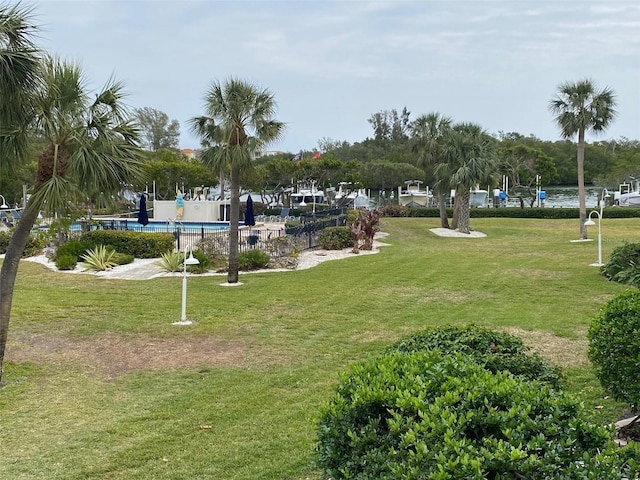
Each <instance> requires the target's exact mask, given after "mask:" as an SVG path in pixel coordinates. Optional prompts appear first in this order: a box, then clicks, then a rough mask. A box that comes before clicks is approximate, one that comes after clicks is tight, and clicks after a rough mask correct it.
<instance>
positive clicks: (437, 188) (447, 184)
mask: <svg viewBox="0 0 640 480" xmlns="http://www.w3.org/2000/svg"><path fill="white" fill-rule="evenodd" d="M451 123H452V120H451V118H449V117H444V116H442V115H440V114H439V113H437V112H433V113H429V114H427V115H421V116H420V117H418V118H417V119H416V120H415V121H414V122H413V124H412V125H411V131H412V137H411V141H412V150H413V152H415V153H416V154H417V155H418V165H419V166H420V167H422V168H423V169H424V170H425V172H426V173H427V175H431V176H433V177H434V183H433V186H432V189H433V191H434V193H435V195H436V197H437V199H438V206H439V208H440V225H441V226H442V228H449V219H448V218H447V209H446V204H445V194H446V193H447V192H448V190H450V189H451V172H449V169H448V168H447V165H448V162H447V159H446V157H445V155H444V152H443V150H444V145H445V141H446V138H447V135H448V134H449V133H450V131H451Z"/></svg>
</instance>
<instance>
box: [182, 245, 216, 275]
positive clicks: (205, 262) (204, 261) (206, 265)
mask: <svg viewBox="0 0 640 480" xmlns="http://www.w3.org/2000/svg"><path fill="white" fill-rule="evenodd" d="M192 255H193V256H194V258H197V259H198V262H200V263H198V264H197V265H188V266H187V271H189V272H191V273H206V272H208V271H209V269H210V268H211V266H212V265H213V260H211V258H210V257H209V256H207V255H206V254H205V253H204V252H203V251H202V250H193V251H192Z"/></svg>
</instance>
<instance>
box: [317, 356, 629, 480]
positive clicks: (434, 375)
mask: <svg viewBox="0 0 640 480" xmlns="http://www.w3.org/2000/svg"><path fill="white" fill-rule="evenodd" d="M317 434H318V442H317V446H316V453H317V459H318V463H319V466H320V467H321V468H322V470H323V472H324V473H325V475H326V476H327V477H329V478H332V479H335V480H337V479H346V478H357V479H360V480H368V479H380V478H402V479H405V480H414V479H415V480H418V479H426V478H429V479H440V480H444V479H477V480H481V479H487V478H491V479H498V478H503V479H511V478H514V479H515V478H529V479H534V478H540V479H545V478H547V479H550V478H553V479H579V478H580V479H583V478H592V479H602V478H607V479H614V478H622V477H621V473H620V471H621V466H622V465H621V463H622V460H621V459H620V458H619V457H618V455H619V454H618V452H617V450H615V449H616V448H617V447H615V446H614V444H613V442H612V440H611V435H612V432H611V431H610V430H609V429H607V428H604V427H601V426H597V425H593V424H590V423H588V422H587V421H586V420H585V417H584V414H583V412H582V410H581V408H580V406H579V404H578V403H577V402H576V401H574V400H573V399H571V398H570V397H568V396H567V395H565V394H563V393H560V392H557V391H554V390H553V389H551V388H550V387H549V386H546V385H544V384H541V383H539V382H527V381H523V380H521V379H517V378H515V377H512V376H509V375H508V374H506V373H498V374H492V373H491V372H489V371H487V370H485V369H483V368H482V367H481V366H480V365H478V364H476V363H475V362H473V361H472V360H471V359H470V358H469V357H467V356H464V355H460V354H458V355H455V356H452V355H441V354H440V353H439V352H437V351H429V352H414V353H408V354H407V353H402V352H393V353H388V354H386V355H384V356H381V357H379V358H377V359H373V360H370V361H366V362H361V363H357V364H355V365H354V366H353V367H352V368H351V372H350V373H349V374H346V375H343V376H342V377H341V381H340V383H339V385H338V387H337V392H336V394H335V395H334V397H333V398H332V399H331V401H330V402H329V403H328V404H327V405H325V406H324V407H323V408H322V410H321V412H320V419H319V421H318V429H317ZM602 452H605V453H602ZM625 468H626V467H625Z"/></svg>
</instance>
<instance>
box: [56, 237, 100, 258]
mask: <svg viewBox="0 0 640 480" xmlns="http://www.w3.org/2000/svg"><path fill="white" fill-rule="evenodd" d="M93 248H96V245H95V244H94V243H93V242H89V241H86V240H82V241H81V240H70V241H68V242H67V243H65V244H64V245H60V246H59V247H58V248H56V255H55V259H56V260H57V259H58V258H59V257H66V256H68V255H71V256H74V257H76V261H77V262H78V261H82V255H84V254H85V253H87V251H89V250H91V249H93Z"/></svg>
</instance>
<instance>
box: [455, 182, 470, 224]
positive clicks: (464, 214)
mask: <svg viewBox="0 0 640 480" xmlns="http://www.w3.org/2000/svg"><path fill="white" fill-rule="evenodd" d="M470 197H471V191H470V190H469V189H468V188H465V189H464V190H462V191H457V192H456V211H457V213H458V224H457V226H456V230H458V231H459V232H460V233H470V230H469V214H470V211H469V198H470Z"/></svg>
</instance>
